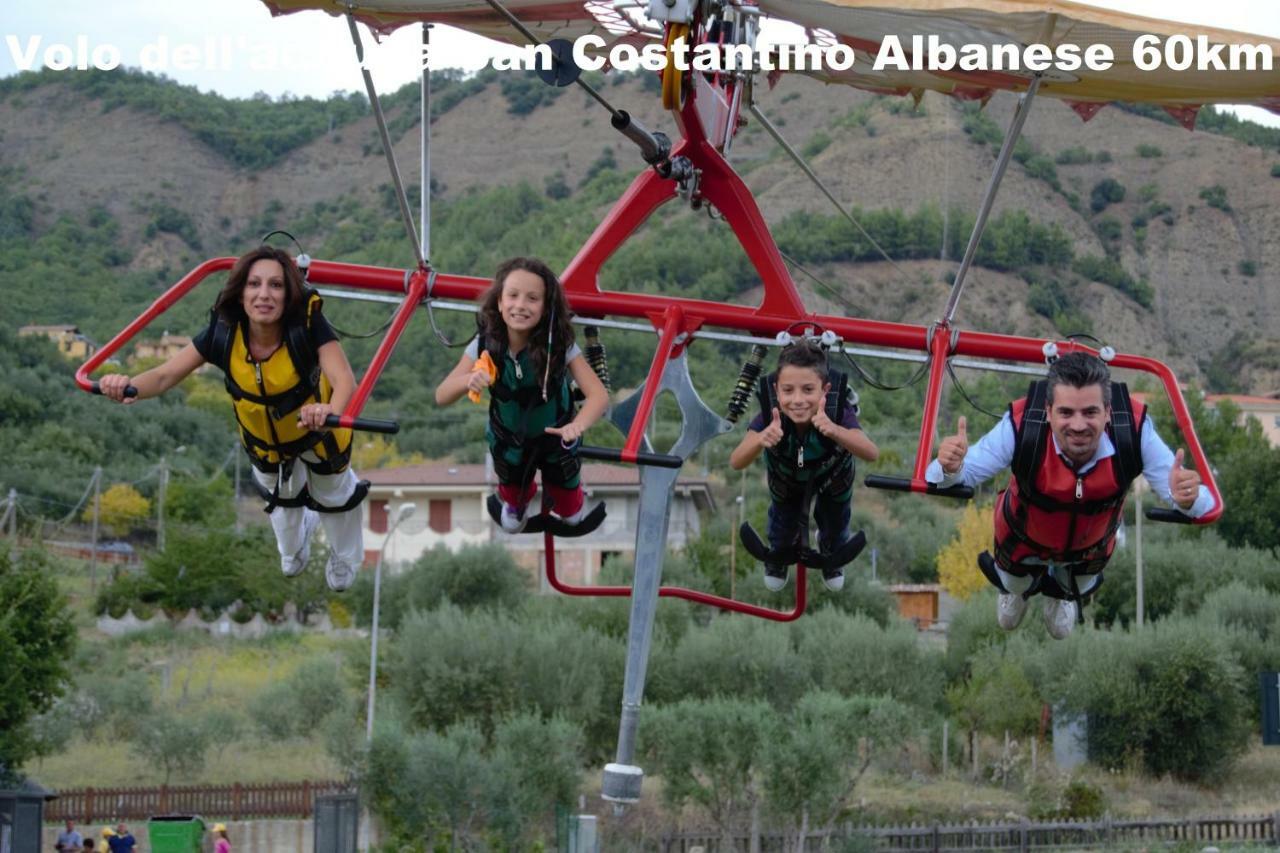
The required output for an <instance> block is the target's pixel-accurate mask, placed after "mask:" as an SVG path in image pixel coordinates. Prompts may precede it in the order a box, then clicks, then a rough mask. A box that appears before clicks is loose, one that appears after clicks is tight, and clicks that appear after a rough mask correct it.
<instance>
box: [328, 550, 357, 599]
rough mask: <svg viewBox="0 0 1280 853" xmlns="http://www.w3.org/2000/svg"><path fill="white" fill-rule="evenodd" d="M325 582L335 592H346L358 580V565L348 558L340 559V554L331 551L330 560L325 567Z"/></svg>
mask: <svg viewBox="0 0 1280 853" xmlns="http://www.w3.org/2000/svg"><path fill="white" fill-rule="evenodd" d="M324 579H325V583H327V584H329V589H331V590H333V591H334V592H345V591H346V590H348V589H350V588H351V584H353V583H355V580H356V567H355V566H353V565H351V564H350V563H348V562H347V561H346V560H339V559H338V555H337V554H335V553H333V552H332V551H331V552H329V562H328V563H326V564H325V567H324Z"/></svg>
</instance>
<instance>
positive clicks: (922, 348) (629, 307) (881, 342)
mask: <svg viewBox="0 0 1280 853" xmlns="http://www.w3.org/2000/svg"><path fill="white" fill-rule="evenodd" d="M595 236H596V235H593V237H595ZM624 238H625V235H622V236H621V237H619V238H618V239H624ZM607 248H608V252H606V256H607V255H608V254H612V251H613V250H614V249H616V246H611V247H607ZM584 251H586V250H585V249H584ZM581 256H582V253H579V257H581ZM234 262H235V259H234V258H215V259H213V260H210V261H206V262H205V263H203V264H201V265H200V266H198V267H196V268H195V269H193V270H192V271H191V272H189V273H188V274H187V275H186V276H184V277H183V278H182V279H181V280H180V281H178V283H177V284H175V285H174V286H173V287H171V288H170V289H169V290H168V291H166V292H165V293H164V294H162V295H161V296H160V297H159V298H158V299H156V301H155V302H154V303H153V304H152V305H151V307H150V308H148V309H147V311H146V312H144V313H143V314H142V316H140V317H139V318H138V319H137V320H134V321H133V322H132V323H130V324H129V325H128V326H127V327H125V329H124V331H122V332H120V334H118V335H116V336H115V337H114V338H112V339H111V340H110V341H109V342H108V343H107V344H106V345H105V346H104V347H103V348H102V349H100V350H99V351H98V352H96V353H95V354H94V355H93V357H92V358H90V359H89V360H88V361H87V362H85V363H84V365H83V366H81V368H80V369H79V370H78V371H76V382H77V384H79V385H80V387H81V388H83V389H85V390H89V388H90V385H91V381H90V379H89V374H90V373H92V372H93V371H94V370H95V369H97V368H98V367H99V366H101V365H102V364H103V362H105V361H106V360H107V359H108V358H110V357H111V356H112V355H114V354H115V353H116V352H117V351H119V349H120V348H121V347H122V346H123V345H124V344H125V343H127V342H128V341H129V340H130V339H132V338H133V337H134V336H135V335H136V334H137V333H138V332H139V331H140V330H141V329H142V328H143V327H145V326H146V325H147V324H148V323H149V322H151V321H152V320H154V319H155V318H156V317H157V316H159V315H160V314H162V313H164V312H165V311H166V310H168V309H169V308H170V307H171V306H172V305H173V304H174V303H175V302H177V301H178V299H180V298H181V297H182V296H184V295H186V293H188V292H189V291H190V290H191V289H192V288H194V287H195V286H196V285H198V284H199V283H200V282H201V281H203V280H204V279H205V278H207V277H208V276H210V275H212V274H214V273H216V272H220V271H222V270H226V269H229V268H230V267H231V265H232V264H233V263H234ZM307 278H308V281H310V282H311V283H312V284H321V285H338V286H345V287H353V288H357V289H361V290H373V291H380V292H383V293H393V294H402V293H404V292H405V271H404V270H398V269H392V268H389V267H373V266H362V265H357V264H344V263H337V262H333V261H318V260H313V261H312V262H311V268H310V272H309V274H308V277H307ZM421 282H422V277H421V275H420V274H417V273H415V274H414V277H413V278H411V279H410V284H409V288H410V291H411V292H412V293H418V294H421V292H422V289H421V287H419V286H418V285H420V284H421ZM768 286H769V285H768V284H766V287H768ZM488 287H489V280H488V279H484V278H479V277H477V276H461V275H449V274H446V273H441V274H439V275H437V277H436V280H435V284H434V286H433V290H432V292H433V295H434V296H436V297H438V298H444V299H465V300H471V301H475V300H477V299H478V298H479V297H480V296H481V295H482V294H483V293H484V291H485V290H486V289H487V288H488ZM566 290H568V289H567V288H566ZM567 296H568V299H569V304H570V306H571V307H572V308H573V310H574V311H575V312H576V313H578V314H580V315H584V316H603V315H606V314H612V315H615V316H623V317H637V318H644V319H648V320H649V321H650V322H652V323H654V324H655V326H656V327H659V328H661V329H662V330H663V340H666V339H667V338H668V332H670V335H671V338H670V340H669V341H668V343H666V344H663V343H662V342H661V341H660V345H659V348H658V353H657V354H655V359H654V364H653V366H652V367H651V368H650V376H651V377H653V376H657V377H660V376H661V370H660V367H661V366H662V365H663V363H664V361H663V358H669V357H671V356H672V355H676V354H678V353H679V351H680V349H679V347H680V346H683V344H680V345H679V346H677V345H676V344H675V343H674V341H675V337H677V336H678V334H679V333H680V332H685V333H688V332H692V331H696V330H697V329H698V328H701V327H702V325H704V324H705V325H712V326H720V327H725V328H730V329H738V330H741V331H745V332H749V333H753V334H759V335H767V336H768V335H774V334H776V333H777V332H779V331H782V330H784V329H787V328H788V327H790V326H792V325H793V324H795V323H797V322H808V323H812V324H815V325H818V326H821V327H822V328H824V329H830V330H831V331H833V332H835V333H836V334H837V335H839V336H840V337H841V338H842V339H844V340H845V341H847V342H849V343H856V344H866V345H871V346H880V347H890V348H896V349H908V350H915V351H917V352H927V353H930V355H931V356H932V363H931V364H930V371H929V384H928V387H927V390H926V393H925V401H924V406H923V411H922V413H921V430H920V440H919V442H918V444H917V447H916V456H915V459H914V466H913V471H912V473H913V476H912V490H913V491H917V492H924V491H925V490H926V485H925V483H924V470H925V467H926V466H927V465H928V463H929V460H930V454H931V452H932V445H933V433H934V430H935V428H936V425H937V416H938V408H939V405H940V402H941V397H942V383H943V369H944V367H945V365H944V363H943V362H944V360H945V358H946V357H949V356H970V357H977V358H989V359H998V360H1002V361H1014V362H1023V363H1026V364H1043V363H1044V351H1043V346H1044V341H1043V340H1042V339H1038V338H1024V337H1017V336H1013V335H1000V334H992V333H988V332H969V331H957V330H953V329H951V328H950V327H948V326H946V325H943V324H938V325H936V326H933V327H932V328H929V327H925V326H916V325H910V324H907V323H889V322H884V321H880V320H864V319H858V318H853V317H836V316H832V315H827V314H816V313H807V312H803V311H800V312H798V313H794V314H786V313H774V312H770V311H766V310H765V308H764V304H762V305H761V306H759V307H757V308H751V307H748V306H744V305H724V304H720V303H717V302H708V301H705V300H700V299H688V298H685V297H679V296H659V295H654V294H645V293H617V292H607V291H600V290H599V289H598V288H595V289H594V292H582V291H581V290H575V291H572V292H568V293H567ZM767 302H768V297H767V296H766V303H767ZM775 304H776V303H775ZM411 305H412V306H416V305H417V301H416V297H415V298H414V299H408V300H406V302H405V305H403V306H401V309H400V313H398V314H397V320H402V319H405V320H406V321H407V318H406V317H404V316H403V315H405V314H407V312H408V311H409V310H410V309H409V307H408V306H411ZM1058 349H1059V352H1063V353H1066V352H1070V351H1072V350H1083V351H1085V352H1093V353H1095V354H1096V350H1093V349H1090V348H1089V347H1086V346H1084V345H1083V344H1079V343H1076V342H1075V341H1062V342H1058ZM380 351H381V348H380ZM663 353H665V354H666V355H665V356H664V357H663V358H659V357H658V356H661V355H662V354H663ZM387 355H389V351H388V352H387ZM384 363H385V359H384ZM1111 366H1112V367H1113V368H1119V369H1127V370H1137V371H1142V372H1144V373H1150V374H1151V375H1153V376H1155V377H1156V378H1157V379H1158V380H1159V381H1160V384H1161V385H1162V386H1163V388H1164V390H1165V393H1166V394H1167V395H1168V397H1169V402H1170V404H1171V405H1172V407H1173V412H1174V417H1175V418H1176V420H1177V422H1178V426H1179V427H1180V428H1181V429H1182V433H1183V435H1184V436H1185V437H1186V439H1187V450H1188V452H1189V453H1190V454H1191V457H1192V459H1194V460H1195V467H1196V470H1198V471H1199V472H1200V475H1201V477H1202V478H1203V479H1204V484H1205V486H1206V487H1207V488H1208V489H1209V491H1210V492H1211V493H1212V494H1213V499H1214V506H1213V509H1211V510H1210V511H1209V512H1208V513H1206V514H1205V515H1203V516H1201V517H1200V518H1197V519H1194V520H1193V522H1194V523H1196V524H1210V523H1212V522H1214V521H1217V520H1218V518H1219V517H1220V516H1221V515H1222V496H1221V492H1220V491H1219V490H1218V485H1217V482H1216V481H1215V480H1214V476H1213V471H1212V469H1211V468H1210V466H1209V462H1208V459H1207V458H1206V457H1205V454H1204V449H1203V448H1202V447H1201V445H1200V439H1199V437H1198V436H1197V435H1196V433H1195V428H1194V425H1193V424H1192V422H1191V414H1190V412H1189V411H1188V410H1187V404H1186V400H1185V399H1184V398H1183V396H1182V391H1181V389H1179V388H1178V382H1177V379H1176V378H1175V377H1174V374H1173V371H1172V370H1171V369H1170V368H1169V367H1168V365H1165V364H1164V363H1162V362H1160V361H1157V360H1156V359H1153V358H1147V357H1145V356H1139V355H1131V354H1127V353H1119V354H1117V355H1116V357H1115V358H1114V359H1112V361H1111ZM372 368H373V365H371V366H370V370H369V371H366V373H365V375H364V377H363V378H362V379H361V382H360V387H361V388H363V389H366V391H365V393H364V394H363V395H362V396H361V397H360V401H361V403H362V404H363V401H364V399H365V398H366V397H367V389H368V388H371V387H372V384H373V382H375V381H376V379H377V374H376V373H375V372H374V371H373V369H372ZM379 369H381V368H380V367H379ZM648 387H654V388H656V382H650V383H649V386H648ZM647 396H648V399H647V400H646V399H642V401H641V402H642V405H641V406H640V407H639V408H638V409H637V411H636V417H635V420H634V421H633V423H632V426H631V431H630V433H629V434H628V446H629V452H630V453H631V454H634V453H635V452H636V450H637V449H638V447H639V436H640V435H641V434H642V433H643V430H644V429H645V427H646V426H647V424H648V420H649V416H650V414H651V412H652V404H653V398H654V397H656V390H655V391H654V394H653V395H647ZM355 401H356V398H355V397H354V396H353V398H352V402H353V403H354V402H355ZM359 413H360V412H359V410H358V409H353V408H352V405H351V404H348V407H347V410H346V411H345V412H344V413H343V417H347V416H355V415H358V414H359ZM633 443H634V446H630V445H632V444H633ZM632 458H634V456H633V457H632Z"/></svg>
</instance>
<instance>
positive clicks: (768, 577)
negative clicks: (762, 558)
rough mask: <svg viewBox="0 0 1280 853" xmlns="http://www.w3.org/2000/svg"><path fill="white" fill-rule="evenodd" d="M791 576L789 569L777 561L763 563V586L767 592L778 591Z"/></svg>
mask: <svg viewBox="0 0 1280 853" xmlns="http://www.w3.org/2000/svg"><path fill="white" fill-rule="evenodd" d="M790 577H791V572H790V570H789V569H788V568H787V567H786V566H783V565H780V564H778V563H765V564H764V586H765V589H767V590H769V592H778V591H779V590H781V589H782V588H783V587H784V586H786V585H787V581H788V580H789V579H790Z"/></svg>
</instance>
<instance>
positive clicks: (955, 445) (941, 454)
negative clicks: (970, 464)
mask: <svg viewBox="0 0 1280 853" xmlns="http://www.w3.org/2000/svg"><path fill="white" fill-rule="evenodd" d="M968 452H969V429H968V423H967V422H966V421H965V419H964V415H961V416H960V418H959V420H957V421H956V432H955V435H949V436H947V437H946V438H944V439H942V443H941V444H939V445H938V464H940V465H941V466H942V470H943V471H944V472H945V473H947V474H955V473H956V472H958V471H959V470H960V469H961V468H962V467H963V466H964V457H965V454H966V453H968Z"/></svg>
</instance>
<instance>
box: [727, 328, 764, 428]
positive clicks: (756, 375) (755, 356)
mask: <svg viewBox="0 0 1280 853" xmlns="http://www.w3.org/2000/svg"><path fill="white" fill-rule="evenodd" d="M768 352H769V350H768V348H767V347H765V346H764V345H763V344H752V345H751V355H749V356H747V360H746V361H744V362H743V363H742V370H740V371H739V372H738V381H737V382H735V383H734V385H733V393H732V394H730V395H729V411H728V413H727V414H726V415H725V417H726V418H728V419H729V422H730V423H735V424H736V423H737V422H738V418H740V417H742V413H743V412H745V411H746V410H747V404H748V403H749V402H751V394H752V393H753V392H754V391H755V390H756V382H757V381H759V379H760V370H761V363H762V362H763V361H764V357H765V354H766V353H768Z"/></svg>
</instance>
